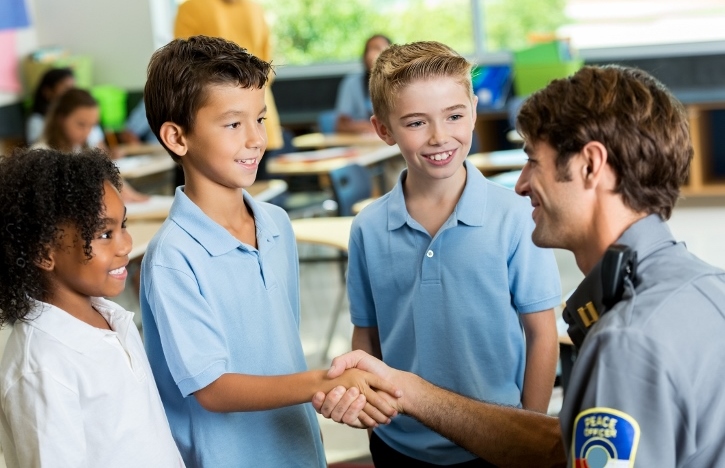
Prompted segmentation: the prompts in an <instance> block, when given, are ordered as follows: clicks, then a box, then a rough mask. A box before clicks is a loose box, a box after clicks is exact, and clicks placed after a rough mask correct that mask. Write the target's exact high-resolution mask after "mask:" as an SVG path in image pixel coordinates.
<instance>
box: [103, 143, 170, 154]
mask: <svg viewBox="0 0 725 468" xmlns="http://www.w3.org/2000/svg"><path fill="white" fill-rule="evenodd" d="M113 149H114V150H117V151H119V152H120V153H121V154H124V155H126V156H137V155H140V154H166V155H168V153H166V150H165V149H164V147H163V146H161V145H160V144H149V143H138V144H132V145H116V146H114V147H113ZM169 157H171V156H169Z"/></svg>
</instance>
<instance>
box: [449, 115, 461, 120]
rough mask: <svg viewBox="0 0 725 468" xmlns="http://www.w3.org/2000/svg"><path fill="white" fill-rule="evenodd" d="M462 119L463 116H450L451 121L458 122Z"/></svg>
mask: <svg viewBox="0 0 725 468" xmlns="http://www.w3.org/2000/svg"><path fill="white" fill-rule="evenodd" d="M462 118H463V115H461V114H456V115H452V116H451V120H459V119H462Z"/></svg>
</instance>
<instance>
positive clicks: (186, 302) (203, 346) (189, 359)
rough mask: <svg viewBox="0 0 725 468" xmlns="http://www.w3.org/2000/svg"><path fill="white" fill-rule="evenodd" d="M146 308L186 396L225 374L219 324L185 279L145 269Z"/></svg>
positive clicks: (194, 285) (224, 344) (225, 356)
mask: <svg viewBox="0 0 725 468" xmlns="http://www.w3.org/2000/svg"><path fill="white" fill-rule="evenodd" d="M144 274H146V275H147V277H146V279H145V280H144V281H147V283H146V284H147V285H148V287H147V288H145V290H146V295H147V300H148V304H149V308H150V309H151V311H152V313H153V317H154V320H155V323H156V326H157V328H158V332H159V338H160V340H161V346H162V348H163V351H164V356H165V357H166V362H167V364H168V367H169V371H170V372H171V375H172V377H173V379H174V382H176V384H177V385H178V387H179V390H180V391H181V393H182V395H183V396H184V397H186V396H188V395H190V394H192V393H194V392H196V391H197V390H199V389H202V388H204V387H206V386H208V385H209V384H210V383H212V382H214V381H215V380H216V379H218V378H219V377H220V376H221V375H222V374H224V373H226V372H227V371H228V363H229V350H228V347H227V337H226V335H225V327H224V324H223V321H222V320H221V318H220V317H219V316H218V314H217V313H216V312H215V311H214V310H213V309H212V308H211V307H210V306H209V304H208V303H207V302H206V300H205V299H204V297H203V296H202V295H201V292H200V291H199V286H198V284H197V282H196V280H195V279H194V278H193V277H191V276H190V275H189V274H187V273H185V272H182V271H179V270H176V269H173V268H168V267H164V266H159V265H150V266H149V268H147V269H146V270H144Z"/></svg>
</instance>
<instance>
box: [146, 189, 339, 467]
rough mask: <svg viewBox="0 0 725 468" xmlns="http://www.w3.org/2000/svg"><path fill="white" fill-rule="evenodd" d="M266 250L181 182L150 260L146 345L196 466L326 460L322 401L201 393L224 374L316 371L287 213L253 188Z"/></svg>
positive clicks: (179, 438)
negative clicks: (308, 349) (238, 404)
mask: <svg viewBox="0 0 725 468" xmlns="http://www.w3.org/2000/svg"><path fill="white" fill-rule="evenodd" d="M244 200H245V202H246V203H247V205H248V206H250V207H251V209H252V211H253V213H254V219H255V223H256V229H257V244H258V246H259V248H258V249H255V248H253V247H251V246H249V245H246V244H243V243H242V242H240V241H239V240H237V239H236V238H235V237H234V236H232V235H231V234H230V233H229V232H227V230H226V229H224V228H223V227H222V226H220V225H219V224H217V223H215V222H214V221H212V220H211V219H210V218H209V217H208V216H207V215H206V214H204V213H203V212H202V211H201V209H200V208H199V207H198V206H196V205H195V204H194V203H193V202H192V201H191V200H189V198H188V197H187V196H186V195H185V194H184V192H183V190H182V188H177V189H176V196H175V199H174V203H173V205H172V207H171V213H170V215H169V218H168V219H167V220H166V221H165V222H164V224H163V226H162V227H161V229H160V230H159V232H158V233H157V234H156V236H154V238H153V240H152V241H151V243H150V244H149V248H148V250H147V253H146V255H145V256H144V259H143V263H142V267H141V280H142V281H141V311H142V317H143V331H144V341H145V346H146V352H147V354H148V357H149V361H150V363H151V368H152V370H153V372H154V377H155V378H156V382H157V384H158V387H159V393H160V395H161V399H162V401H163V403H164V408H165V410H166V415H167V417H168V419H169V424H170V425H171V430H172V433H173V435H174V439H175V440H176V443H177V445H178V446H179V449H180V451H181V454H182V457H183V458H184V462H185V463H186V465H187V466H188V467H197V466H198V467H201V466H204V467H228V466H304V467H315V466H318V467H323V466H325V455H324V451H323V447H322V441H321V439H320V429H319V425H318V423H317V418H316V414H315V412H314V409H313V408H312V405H311V404H309V403H307V404H301V405H295V406H290V407H286V408H280V409H276V410H268V411H256V412H243V413H212V412H209V411H206V410H205V409H203V408H202V407H201V406H200V405H199V403H198V402H197V401H196V399H195V398H194V396H193V395H191V394H192V393H193V392H195V391H197V390H199V389H201V388H204V387H206V386H207V385H209V384H210V383H211V382H213V381H215V380H216V379H217V378H219V377H220V376H221V375H222V374H224V373H242V374H253V375H277V374H291V373H295V372H301V371H305V370H306V364H305V359H304V353H303V351H302V345H301V342H300V337H299V321H300V307H299V266H298V260H297V247H296V244H295V238H294V234H293V232H292V227H291V225H290V222H289V218H288V217H287V214H286V213H285V212H284V211H283V210H282V209H281V208H278V207H276V206H274V205H270V204H267V203H258V202H255V201H254V200H253V199H252V198H251V197H250V196H249V195H248V194H247V193H246V192H245V193H244Z"/></svg>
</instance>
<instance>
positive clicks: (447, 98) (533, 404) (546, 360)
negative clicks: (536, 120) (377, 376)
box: [348, 42, 561, 467]
mask: <svg viewBox="0 0 725 468" xmlns="http://www.w3.org/2000/svg"><path fill="white" fill-rule="evenodd" d="M370 95H371V98H372V103H373V110H374V115H373V117H372V123H373V125H374V126H375V129H376V131H377V133H378V135H379V136H380V137H381V138H382V139H383V140H384V141H385V142H386V143H388V144H389V145H393V144H397V145H398V146H399V147H400V151H401V153H402V155H403V158H404V159H405V162H406V165H407V170H406V171H404V172H403V173H402V174H401V176H400V180H399V182H398V184H397V185H396V186H395V187H394V188H393V190H392V191H391V192H390V193H389V194H387V195H385V196H383V197H381V198H380V199H379V200H377V201H376V202H375V203H373V204H372V205H370V206H368V207H367V208H366V209H365V210H364V211H362V212H361V213H360V214H359V215H358V216H357V218H356V219H355V221H354V223H353V228H352V233H351V237H350V255H349V258H350V268H349V275H348V290H349V294H350V308H351V309H350V310H351V314H352V322H353V324H354V325H355V328H354V332H353V349H363V350H365V351H367V352H369V353H371V354H373V355H375V356H377V357H379V358H382V359H384V361H385V362H386V363H388V364H389V365H391V366H393V367H396V368H399V369H404V370H407V371H410V372H413V373H415V374H418V375H420V376H422V377H424V378H426V379H429V380H431V381H432V382H435V383H437V384H439V385H442V386H444V387H446V388H450V389H451V390H453V391H456V392H459V393H461V394H463V395H467V396H470V397H473V398H477V399H481V400H486V401H494V402H497V403H501V404H506V405H511V406H523V407H524V408H527V409H532V410H535V411H539V412H546V410H547V407H548V404H549V399H550V397H551V392H552V388H553V383H554V376H555V369H556V362H557V357H558V343H557V334H556V325H555V317H554V312H553V310H552V308H553V307H555V306H556V305H558V304H559V302H560V295H561V286H560V284H559V274H558V271H557V267H556V263H555V260H554V256H553V254H552V252H551V251H545V250H542V249H539V248H537V247H536V246H534V245H533V243H532V242H531V231H532V229H533V222H532V220H531V208H530V206H528V203H526V201H525V200H523V199H521V198H520V197H518V196H516V194H515V193H514V192H513V191H511V190H508V189H506V188H504V187H501V186H500V185H497V184H494V183H492V182H489V181H488V180H486V179H485V178H484V177H483V175H482V174H481V173H480V172H479V171H478V169H476V167H475V166H473V165H472V164H469V163H467V162H466V156H467V155H468V152H469V150H470V147H471V140H472V136H473V128H474V122H475V118H476V98H475V96H474V94H473V91H472V86H471V64H470V63H469V62H468V61H467V60H466V59H465V58H463V57H461V56H460V55H459V54H457V53H456V52H455V51H453V50H452V49H450V48H449V47H447V46H445V45H443V44H440V43H437V42H416V43H412V44H406V45H402V46H400V45H392V46H390V48H388V49H386V50H385V51H383V52H382V53H381V54H380V56H379V57H378V59H377V61H376V63H375V67H374V68H373V71H372V76H371V79H370ZM522 327H523V333H522ZM370 447H371V451H372V454H373V459H374V461H375V464H376V466H378V467H380V466H402V465H404V464H414V466H429V465H428V464H426V463H423V462H430V463H432V464H437V465H451V464H464V465H461V466H489V465H488V463H487V462H486V461H485V460H482V459H476V458H475V457H474V455H472V454H471V453H470V452H468V451H466V450H464V449H462V448H461V447H458V446H456V445H455V444H454V443H453V442H451V441H449V440H446V439H445V438H443V437H441V436H439V435H437V434H436V433H434V432H433V431H431V430H430V429H428V428H426V427H424V426H423V425H422V424H420V423H419V422H417V421H415V420H413V419H411V418H408V417H402V418H396V419H394V420H393V421H392V422H391V424H390V425H388V426H385V427H379V428H377V429H375V431H374V432H373V434H372V436H371V445H370ZM403 462H405V463H403ZM456 466H458V465H456Z"/></svg>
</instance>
